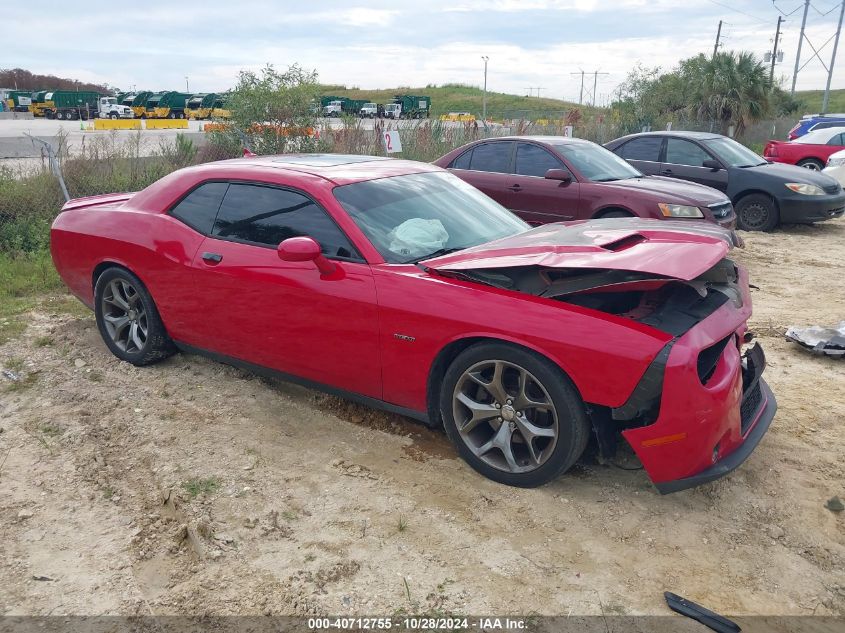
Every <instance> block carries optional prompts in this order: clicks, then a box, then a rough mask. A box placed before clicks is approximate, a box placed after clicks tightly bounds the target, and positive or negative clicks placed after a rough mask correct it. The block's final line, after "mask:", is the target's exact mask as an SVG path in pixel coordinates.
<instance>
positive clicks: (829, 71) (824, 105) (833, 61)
mask: <svg viewBox="0 0 845 633" xmlns="http://www.w3.org/2000/svg"><path fill="white" fill-rule="evenodd" d="M843 15H845V0H842V4H841V6H840V8H839V24H837V25H836V38H835V39H834V40H833V55H831V57H830V68H828V69H827V85H826V86H825V88H824V101H822V114H826V113H827V105H828V102H829V101H830V81H831V79H833V66H834V65H835V64H836V49H837V48H839V33H840V32H841V31H842V17H843Z"/></svg>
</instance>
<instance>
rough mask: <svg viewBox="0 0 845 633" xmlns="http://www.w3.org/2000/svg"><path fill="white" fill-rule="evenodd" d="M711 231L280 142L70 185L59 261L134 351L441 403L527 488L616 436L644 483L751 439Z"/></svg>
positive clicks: (734, 271)
mask: <svg viewBox="0 0 845 633" xmlns="http://www.w3.org/2000/svg"><path fill="white" fill-rule="evenodd" d="M734 240H735V237H734V236H733V234H732V232H731V231H728V230H725V229H722V228H720V227H717V226H715V225H707V224H701V225H692V224H687V223H684V222H682V221H660V220H643V219H636V218H632V219H627V218H618V219H612V220H591V221H582V222H574V223H570V224H549V225H546V226H542V227H538V228H533V229H532V228H531V227H529V226H528V225H527V224H526V223H524V222H523V221H522V220H520V219H518V218H517V217H515V216H514V215H512V214H511V213H509V212H508V211H506V210H505V209H504V208H503V207H501V206H500V205H499V204H497V203H495V202H494V201H492V200H491V199H490V198H488V197H487V196H485V195H484V194H482V193H480V192H479V191H478V190H477V189H474V188H473V187H472V186H470V185H468V184H466V183H464V182H463V181H461V180H460V179H459V178H457V177H456V176H453V175H451V174H449V173H448V172H446V171H444V170H443V169H440V168H438V167H435V166H433V165H428V164H423V163H417V162H411V161H403V160H393V159H383V158H375V157H366V156H343V155H286V156H274V157H262V158H243V159H238V160H231V161H224V162H218V163H210V164H206V165H201V166H198V167H191V168H188V169H183V170H180V171H178V172H175V173H173V174H171V175H169V176H167V177H165V178H163V179H161V180H160V181H158V182H156V183H155V184H153V185H150V186H149V187H147V188H146V189H144V190H143V191H141V192H138V193H135V194H115V195H105V196H94V197H90V198H82V199H78V200H72V201H70V202H68V203H67V204H66V205H65V207H64V209H63V212H62V213H61V214H60V215H59V216H58V217H57V218H56V220H55V222H54V223H53V228H52V234H51V248H52V253H53V260H54V262H55V265H56V268H57V269H58V271H59V274H60V275H61V277H62V279H63V280H64V281H65V283H66V284H67V285H68V286H69V287H70V289H71V290H72V291H73V292H74V293H75V294H76V295H77V296H78V297H79V298H80V299H81V300H82V301H83V302H84V303H85V304H86V305H88V306H89V307H91V308H93V310H94V311H95V313H96V317H97V325H98V327H99V330H100V333H101V334H102V337H103V340H104V341H105V343H106V345H107V346H108V348H109V349H110V350H111V351H112V352H113V353H114V354H115V355H116V356H117V357H118V358H121V359H123V360H125V361H128V362H130V363H133V364H135V365H146V364H149V363H153V362H155V361H158V360H161V359H163V358H165V357H166V356H168V355H169V354H171V353H173V352H174V351H175V350H177V349H178V350H184V351H187V352H194V353H199V354H204V355H207V356H210V357H212V358H215V359H218V360H220V361H222V362H225V363H229V364H232V365H237V366H239V367H243V368H248V369H251V370H254V371H256V372H261V373H265V374H270V375H273V376H281V377H283V378H285V379H288V380H294V381H297V382H300V383H304V384H306V385H309V386H313V387H316V388H318V389H322V390H326V391H329V392H332V393H337V394H341V395H343V396H346V397H349V398H352V399H355V400H358V401H361V402H364V403H367V404H370V405H373V406H377V407H381V408H384V409H387V410H390V411H395V412H399V413H402V414H405V415H408V416H410V417H413V418H417V419H419V420H423V421H425V422H427V423H429V424H432V425H439V424H442V425H443V426H444V427H445V429H446V432H447V433H448V435H449V437H450V438H451V440H452V442H453V443H454V444H455V447H456V449H457V451H458V452H459V453H460V455H461V456H462V457H463V458H464V459H465V460H466V461H467V462H468V463H469V464H470V465H471V466H472V467H473V468H475V469H476V470H477V471H478V472H480V473H482V474H483V475H485V476H487V477H489V478H491V479H494V480H496V481H499V482H502V483H505V484H510V485H515V486H525V487H529V486H537V485H540V484H543V483H545V482H548V481H549V480H551V479H553V478H555V477H556V476H558V475H559V474H561V473H563V472H565V471H566V470H567V469H568V468H570V467H571V466H572V465H573V464H574V463H575V461H576V460H577V459H578V458H579V457H580V456H581V454H582V453H583V452H584V450H585V447H586V446H587V444H588V442H589V441H591V439H592V441H593V443H594V444H595V446H596V450H597V451H598V452H599V454H600V455H601V456H603V457H605V458H610V457H612V455H613V453H614V451H615V449H616V445H617V443H618V442H619V441H620V438H624V439H625V440H626V441H627V442H629V443H630V445H631V446H632V447H633V450H634V451H635V452H636V454H637V455H638V457H639V459H640V460H641V461H642V464H643V466H644V468H645V470H646V471H647V472H648V474H649V475H650V477H651V479H652V480H653V481H654V483H655V485H656V486H657V488H658V490H659V491H660V492H663V493H666V492H673V491H676V490H681V489H684V488H689V487H692V486H696V485H699V484H702V483H704V482H708V481H712V480H714V479H716V478H718V477H721V476H722V475H724V474H725V473H727V472H729V471H731V470H732V469H734V468H736V467H737V466H739V465H740V464H741V463H742V462H743V460H745V459H746V458H747V457H748V455H749V454H750V453H751V452H752V451H753V450H754V447H755V446H756V445H757V444H758V443H759V441H760V439H761V438H762V436H763V435H764V434H765V432H766V430H767V429H768V427H769V424H770V422H771V420H772V417H773V416H774V412H775V409H776V404H775V400H774V397H773V396H772V393H771V391H770V390H769V388H768V387H767V385H766V383H765V382H764V381H763V380H762V378H761V374H762V372H763V368H764V366H765V360H764V357H763V353H762V351H761V349H760V347H759V346H756V345H755V346H752V347H750V349H748V351H746V352H745V353H744V354H743V353H742V349H743V347H744V344H745V343H746V342H747V331H746V322H747V320H748V318H749V316H750V314H751V299H750V296H749V289H748V278H747V274H746V272H745V270H744V269H743V268H741V267H739V266H738V265H736V264H735V263H734V262H732V261H731V260H730V259H728V258H727V257H726V255H727V253H728V251H729V249H730V248H731V247H732V246H733V245H735V243H734Z"/></svg>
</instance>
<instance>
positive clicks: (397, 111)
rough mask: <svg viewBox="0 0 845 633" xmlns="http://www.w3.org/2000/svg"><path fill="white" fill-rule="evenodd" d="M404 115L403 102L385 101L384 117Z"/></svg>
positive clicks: (392, 117) (390, 117)
mask: <svg viewBox="0 0 845 633" xmlns="http://www.w3.org/2000/svg"><path fill="white" fill-rule="evenodd" d="M401 116H402V104H400V103H385V104H384V118H385V119H398V118H399V117H401Z"/></svg>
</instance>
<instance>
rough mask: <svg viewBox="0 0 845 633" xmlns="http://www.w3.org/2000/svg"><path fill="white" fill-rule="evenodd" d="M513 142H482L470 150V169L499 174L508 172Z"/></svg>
mask: <svg viewBox="0 0 845 633" xmlns="http://www.w3.org/2000/svg"><path fill="white" fill-rule="evenodd" d="M512 150H513V143H482V144H481V145H476V146H475V147H474V148H473V150H472V159H471V160H470V169H472V170H475V171H491V172H495V173H499V174H507V173H508V172H510V166H511V151H512Z"/></svg>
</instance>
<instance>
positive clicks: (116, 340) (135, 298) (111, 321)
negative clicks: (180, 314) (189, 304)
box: [94, 267, 174, 367]
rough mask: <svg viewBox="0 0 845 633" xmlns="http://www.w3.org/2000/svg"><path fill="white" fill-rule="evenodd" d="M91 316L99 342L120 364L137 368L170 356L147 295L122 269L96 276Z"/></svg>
mask: <svg viewBox="0 0 845 633" xmlns="http://www.w3.org/2000/svg"><path fill="white" fill-rule="evenodd" d="M94 312H95V314H96V317H97V328H98V329H99V330H100V335H101V336H102V337H103V341H104V342H105V344H106V346H107V347H108V348H109V350H111V352H112V354H114V355H115V356H117V357H118V358H119V359H120V360H125V361H126V362H128V363H132V364H133V365H136V366H139V367H140V366H142V365H149V364H151V363H155V362H157V361H160V360H162V359H163V358H167V357H168V356H170V355H171V354H172V353H173V352H174V347H173V343H172V341H171V340H170V337H169V336H168V335H167V331H166V330H165V328H164V324H163V323H162V321H161V317H160V316H159V313H158V309H157V308H156V305H155V303H154V302H153V299H152V297H151V296H150V293H149V292H148V291H147V289H146V287H145V286H144V284H143V282H142V281H141V280H140V279H138V277H136V276H135V275H134V274H132V273H131V272H129V271H128V270H126V269H124V268H118V267H113V268H108V269H106V270H105V271H104V272H103V273H102V274H101V275H100V276H99V278H98V279H97V283H96V285H95V287H94Z"/></svg>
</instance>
